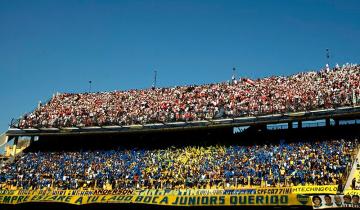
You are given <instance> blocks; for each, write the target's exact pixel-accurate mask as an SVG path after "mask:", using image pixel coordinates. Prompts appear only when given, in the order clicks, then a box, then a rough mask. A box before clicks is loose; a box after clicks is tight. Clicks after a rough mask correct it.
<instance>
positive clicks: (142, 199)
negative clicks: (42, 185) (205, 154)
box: [0, 194, 311, 206]
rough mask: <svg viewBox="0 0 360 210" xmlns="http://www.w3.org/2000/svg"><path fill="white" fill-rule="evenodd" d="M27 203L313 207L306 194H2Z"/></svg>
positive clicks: (0, 199) (8, 200)
mask: <svg viewBox="0 0 360 210" xmlns="http://www.w3.org/2000/svg"><path fill="white" fill-rule="evenodd" d="M27 202H62V203H69V204H75V205H82V204H90V203H139V204H154V205H172V206H244V205H251V206H256V205H260V206H266V205H269V206H289V205H291V206H294V205H311V202H310V200H309V197H307V196H303V195H294V194H291V195H208V196H176V195H159V196H156V195H151V196H141V195H94V196H77V195H25V196H20V195H0V204H19V203H27Z"/></svg>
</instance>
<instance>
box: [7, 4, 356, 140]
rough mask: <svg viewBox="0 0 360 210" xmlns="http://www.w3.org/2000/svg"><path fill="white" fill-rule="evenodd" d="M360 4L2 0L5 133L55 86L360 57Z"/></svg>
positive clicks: (207, 77) (192, 78)
mask: <svg viewBox="0 0 360 210" xmlns="http://www.w3.org/2000/svg"><path fill="white" fill-rule="evenodd" d="M359 11H360V1H356V0H355V1H341V0H338V1H331V0H328V1H314V0H311V1H297V0H291V1H288V0H286V1H254V0H250V1H240V0H236V1H227V0H218V1H213V0H196V1H189V0H180V1H172V0H156V1H152V0H144V1H136V0H131V1H121V0H117V1H107V0H101V1H76V0H63V1H55V0H46V1H39V0H33V1H28V0H24V1H17V0H0V75H1V76H0V78H1V82H0V98H1V103H0V133H1V132H2V131H5V130H6V129H7V127H8V123H9V122H10V120H11V118H13V117H14V118H15V117H19V116H20V115H22V114H24V113H25V112H29V111H31V110H33V109H34V107H35V106H36V105H37V103H38V101H39V100H41V101H44V100H46V99H48V98H50V97H51V96H52V94H53V93H55V92H57V91H58V92H84V91H87V90H88V87H89V85H88V81H89V80H92V90H93V91H105V90H109V91H112V90H124V89H132V88H136V89H139V88H148V87H150V86H151V84H152V80H153V71H154V70H157V71H158V86H174V85H184V84H203V83H212V82H221V81H226V80H229V79H230V78H231V74H232V68H233V67H236V68H237V74H238V76H242V77H251V78H258V77H264V76H269V75H289V74H292V73H296V72H299V71H304V70H309V69H319V68H321V67H323V66H324V65H325V63H326V58H325V49H326V48H329V49H330V51H331V64H332V65H334V64H335V63H336V62H337V63H340V64H342V63H345V62H350V63H351V62H352V63H359V61H360V53H359V52H360V42H359V37H360V21H359V20H360V12H359Z"/></svg>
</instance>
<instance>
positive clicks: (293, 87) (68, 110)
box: [12, 64, 360, 128]
mask: <svg viewBox="0 0 360 210" xmlns="http://www.w3.org/2000/svg"><path fill="white" fill-rule="evenodd" d="M354 104H360V65H353V64H347V65H344V66H342V67H340V66H336V67H335V68H333V69H329V68H326V69H323V70H321V71H318V72H316V71H309V72H304V73H298V74H294V75H292V76H288V77H282V76H272V77H267V78H263V79H258V80H251V79H249V78H241V79H238V80H236V79H234V80H232V81H231V82H227V83H218V84H208V85H199V86H196V85H195V86H181V87H171V88H152V89H143V90H128V91H114V92H98V93H79V94H70V93H62V94H57V95H55V96H54V97H53V98H51V100H50V101H49V102H47V103H46V104H43V105H40V106H39V107H38V108H37V109H36V110H35V111H33V112H32V113H29V114H26V115H25V116H23V117H22V118H21V119H20V121H19V122H18V123H17V124H16V125H12V126H14V127H20V128H28V127H71V126H80V127H82V126H105V125H132V124H146V123H155V122H174V121H191V120H208V119H217V118H226V117H240V116H254V115H261V114H272V113H284V112H293V111H306V110H313V109H321V108H334V107H338V106H348V105H354Z"/></svg>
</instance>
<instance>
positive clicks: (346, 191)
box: [344, 190, 360, 196]
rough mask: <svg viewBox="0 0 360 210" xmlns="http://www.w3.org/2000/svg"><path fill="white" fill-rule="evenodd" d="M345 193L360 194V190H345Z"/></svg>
mask: <svg viewBox="0 0 360 210" xmlns="http://www.w3.org/2000/svg"><path fill="white" fill-rule="evenodd" d="M344 195H359V196H360V190H345V191H344Z"/></svg>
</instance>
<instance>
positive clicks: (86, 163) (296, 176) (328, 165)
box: [0, 139, 358, 190]
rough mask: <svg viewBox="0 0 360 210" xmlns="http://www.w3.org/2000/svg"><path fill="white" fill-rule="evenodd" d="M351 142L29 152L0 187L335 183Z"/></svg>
mask: <svg viewBox="0 0 360 210" xmlns="http://www.w3.org/2000/svg"><path fill="white" fill-rule="evenodd" d="M357 146H358V140H357V139H346V140H345V139H337V140H322V141H317V142H296V143H289V144H286V143H282V144H277V145H273V144H270V145H266V144H265V145H252V146H241V145H230V146H224V145H214V146H205V147H203V146H187V147H183V148H179V147H167V148H164V149H155V150H149V149H144V148H143V149H130V150H129V149H117V150H103V151H78V152H35V153H32V152H29V153H25V154H23V155H22V156H21V157H19V158H17V159H16V161H15V162H13V163H11V164H6V165H4V166H3V167H2V170H1V173H0V182H1V188H2V189H43V188H51V189H63V190H65V189H80V188H81V189H83V188H100V189H172V190H174V189H237V188H243V187H285V186H298V185H303V186H304V185H339V184H340V183H342V181H341V180H343V179H344V177H343V175H344V173H345V172H346V170H347V168H349V167H351V166H352V165H351V164H352V163H353V160H354V157H355V156H354V154H357Z"/></svg>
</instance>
